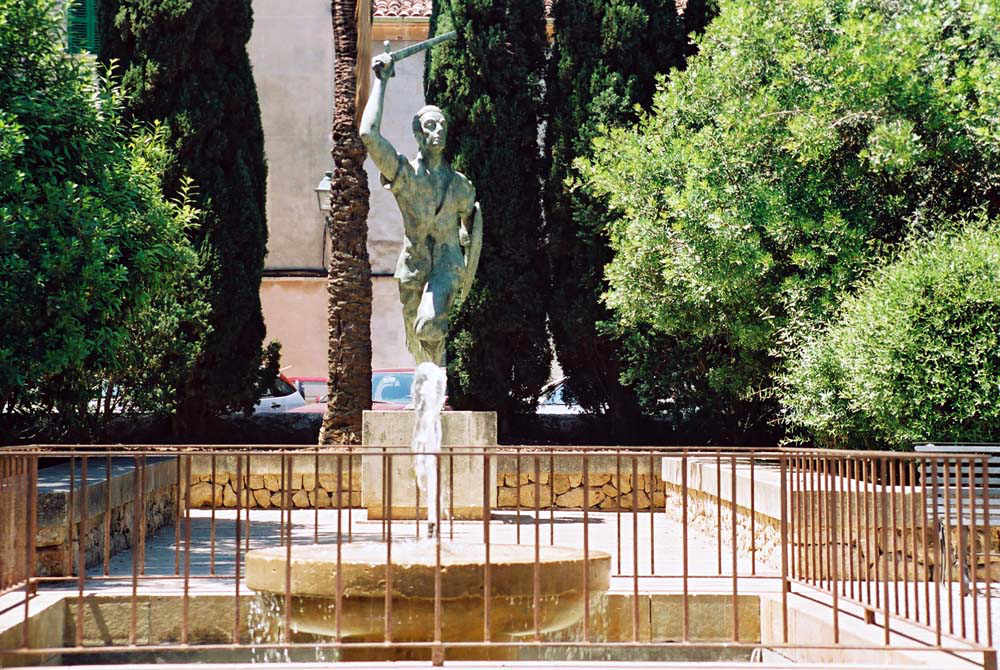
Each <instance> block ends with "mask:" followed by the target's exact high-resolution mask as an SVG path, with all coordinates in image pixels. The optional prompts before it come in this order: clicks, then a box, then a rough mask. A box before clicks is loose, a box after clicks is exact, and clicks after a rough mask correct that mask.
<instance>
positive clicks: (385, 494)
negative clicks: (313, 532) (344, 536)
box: [348, 447, 392, 542]
mask: <svg viewBox="0 0 1000 670" xmlns="http://www.w3.org/2000/svg"><path fill="white" fill-rule="evenodd" d="M388 481H389V460H388V458H387V457H386V453H385V447H382V541H383V542H385V520H386V518H387V517H389V516H390V515H392V510H390V509H389V507H388V502H387V500H388V498H389V489H388V488H386V486H387V483H388ZM348 526H350V524H348Z"/></svg>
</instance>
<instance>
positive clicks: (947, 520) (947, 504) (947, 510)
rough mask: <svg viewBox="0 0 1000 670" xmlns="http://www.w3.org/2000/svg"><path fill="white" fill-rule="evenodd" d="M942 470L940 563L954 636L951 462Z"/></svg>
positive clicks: (944, 465)
mask: <svg viewBox="0 0 1000 670" xmlns="http://www.w3.org/2000/svg"><path fill="white" fill-rule="evenodd" d="M942 465H943V470H944V555H943V556H940V559H941V561H942V562H943V563H944V564H945V565H946V566H947V567H948V571H947V572H948V575H947V579H946V581H947V584H948V634H949V635H954V634H955V610H954V606H955V590H954V589H953V588H952V586H951V584H952V582H953V581H954V573H953V572H952V560H951V559H952V556H951V544H952V540H953V538H952V535H951V481H950V480H951V460H950V459H948V458H945V459H944V461H943V463H942Z"/></svg>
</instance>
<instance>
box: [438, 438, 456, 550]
mask: <svg viewBox="0 0 1000 670" xmlns="http://www.w3.org/2000/svg"><path fill="white" fill-rule="evenodd" d="M452 451H453V450H452V449H451V448H449V449H448V539H449V540H454V539H455V455H454V454H453V453H452ZM438 504H440V502H439V503H438Z"/></svg>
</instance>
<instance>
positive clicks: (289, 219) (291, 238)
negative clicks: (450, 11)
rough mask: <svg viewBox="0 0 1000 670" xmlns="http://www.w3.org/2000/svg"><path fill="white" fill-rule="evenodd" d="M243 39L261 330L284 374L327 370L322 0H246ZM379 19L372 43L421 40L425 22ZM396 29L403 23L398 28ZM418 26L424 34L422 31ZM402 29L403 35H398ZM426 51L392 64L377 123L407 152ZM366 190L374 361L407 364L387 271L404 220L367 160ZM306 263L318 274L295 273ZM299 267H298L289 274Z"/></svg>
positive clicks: (328, 26)
mask: <svg viewBox="0 0 1000 670" xmlns="http://www.w3.org/2000/svg"><path fill="white" fill-rule="evenodd" d="M253 10H254V29H253V34H252V37H251V39H250V44H249V46H248V51H249V54H250V61H251V63H252V65H253V69H254V79H255V81H256V83H257V94H258V97H259V99H260V107H261V117H262V123H263V127H264V150H265V154H266V156H267V162H268V181H267V220H268V252H267V258H266V260H265V272H266V274H267V276H265V278H264V280H263V282H262V284H261V293H260V295H261V304H262V307H263V310H264V322H265V325H266V326H267V339H268V340H272V339H276V340H278V341H280V342H281V344H282V362H281V365H282V367H283V368H284V369H285V372H286V374H289V375H295V376H317V377H325V376H326V374H327V335H326V333H327V327H326V322H327V302H326V278H325V277H323V276H321V273H323V272H325V269H326V249H325V246H326V238H325V231H324V221H323V215H322V214H321V212H320V210H319V207H318V204H317V201H316V195H315V192H314V189H315V187H316V185H317V184H318V183H319V181H320V179H321V178H322V176H323V172H324V171H327V170H330V169H331V168H332V165H331V159H330V150H331V148H332V141H331V137H330V125H331V121H332V114H333V61H334V53H333V34H332V18H331V6H330V2H329V0H253ZM379 28H380V26H379V25H378V24H377V25H376V31H375V33H376V40H375V41H376V42H377V44H375V45H373V52H374V53H378V52H380V51H382V50H383V49H384V47H383V46H382V44H381V40H382V39H384V38H386V37H388V38H390V40H391V48H392V49H393V50H395V49H399V48H401V47H402V46H405V45H407V44H412V43H413V41H417V40H419V39H423V38H424V36H425V34H426V23H425V22H424V23H422V24H421V25H415V24H414V25H409V24H407V25H403V24H400V26H399V27H397V28H392V29H390V30H387V29H386V26H384V25H383V26H381V29H379ZM403 28H406V29H405V30H404V29H403ZM421 33H423V34H421ZM401 38H405V39H401ZM423 68H424V60H423V54H418V55H416V56H413V57H411V58H408V59H406V60H404V61H401V62H399V63H398V64H397V66H396V77H395V78H394V79H393V80H392V81H391V82H390V85H389V91H388V95H387V98H386V106H385V110H384V114H383V121H382V132H383V134H384V135H385V136H386V137H387V138H388V139H389V140H390V141H391V142H392V143H393V144H394V145H395V146H396V148H397V149H398V150H399V151H400V152H402V153H403V154H405V155H407V156H412V155H413V154H414V153H415V152H416V140H414V138H413V133H412V130H411V126H412V123H411V122H412V118H413V114H414V112H416V111H417V110H418V109H419V108H420V107H421V106H422V105H423V104H424V102H423ZM366 168H367V170H368V184H369V188H370V189H371V193H372V195H371V201H370V202H371V210H370V214H369V218H368V230H369V233H368V253H369V256H370V260H371V264H372V273H373V275H374V276H373V278H372V291H373V303H372V323H371V326H372V328H371V330H372V367H373V368H376V369H378V368H396V367H412V366H413V358H412V356H410V353H409V352H408V351H407V350H406V346H405V341H404V337H403V321H402V310H401V307H400V304H399V293H398V289H397V287H396V282H395V280H394V279H392V277H391V274H392V272H393V270H394V269H395V266H396V258H397V256H398V255H399V249H400V246H401V244H402V235H403V224H402V219H401V217H400V214H399V210H398V209H397V208H396V203H395V201H394V199H393V197H392V194H391V193H389V191H387V190H386V189H384V188H383V187H382V186H381V184H380V183H379V180H378V171H377V170H376V169H375V167H374V165H373V164H372V163H371V160H368V161H367V162H366ZM303 271H307V272H308V271H311V272H312V273H314V274H315V276H301V275H302V274H303ZM296 275H298V276H296Z"/></svg>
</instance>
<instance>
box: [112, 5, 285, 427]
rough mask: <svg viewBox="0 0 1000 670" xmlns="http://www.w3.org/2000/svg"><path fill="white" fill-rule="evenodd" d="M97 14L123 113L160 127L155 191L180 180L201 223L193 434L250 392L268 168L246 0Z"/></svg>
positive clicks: (186, 410)
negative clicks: (203, 302) (169, 157)
mask: <svg viewBox="0 0 1000 670" xmlns="http://www.w3.org/2000/svg"><path fill="white" fill-rule="evenodd" d="M100 10H101V11H100V24H101V26H100V28H101V58H102V60H104V61H106V62H115V63H117V70H116V72H117V73H118V74H120V75H121V86H122V89H123V90H124V91H125V92H126V93H127V95H128V101H127V105H126V108H125V114H126V116H127V118H129V119H135V120H137V121H139V122H142V123H154V122H161V123H162V124H163V125H164V127H165V128H166V129H167V141H168V146H169V147H170V149H171V151H172V152H173V153H174V155H175V156H176V160H175V161H173V162H172V163H171V164H170V165H169V166H167V169H166V171H165V173H164V177H163V190H164V192H165V193H166V194H167V195H168V196H169V197H176V196H177V195H179V194H180V193H181V189H182V185H183V179H184V177H185V176H188V177H190V178H191V179H193V180H194V183H195V184H196V186H197V188H196V190H195V191H194V192H193V193H192V198H193V200H194V202H195V204H196V205H197V206H198V208H199V209H200V210H201V211H202V216H201V225H200V226H198V227H197V228H195V229H192V230H189V231H188V232H189V237H190V239H191V240H192V241H193V242H194V244H195V245H196V246H197V247H199V248H200V249H202V250H203V253H204V254H205V255H206V257H207V262H206V265H205V270H204V275H205V277H206V279H207V283H206V284H207V291H206V294H205V295H206V297H207V299H208V301H209V303H210V304H211V307H212V310H211V314H210V317H209V322H210V324H211V326H212V330H211V332H210V333H209V335H208V336H207V338H206V341H205V345H204V348H203V351H202V354H201V357H200V359H199V362H198V365H197V367H196V369H195V371H194V374H193V376H192V378H191V379H190V380H189V383H188V384H187V385H186V386H185V389H184V398H185V400H184V403H183V411H182V413H181V414H182V416H181V417H180V419H181V420H180V422H179V423H180V424H182V426H183V428H184V429H186V430H190V429H197V428H198V427H200V426H201V425H202V424H203V423H204V421H206V420H207V418H208V415H210V414H212V413H219V412H224V411H228V410H241V409H242V410H248V409H249V408H250V407H251V406H252V405H253V404H254V402H255V401H256V400H257V398H259V397H260V387H259V386H258V384H257V379H258V377H259V368H260V364H261V359H262V355H263V353H262V351H261V343H262V342H263V339H264V319H263V315H262V312H261V304H260V278H261V273H262V271H263V269H264V255H265V253H266V250H267V222H266V212H265V197H266V191H267V165H266V163H265V160H264V133H263V129H262V127H261V120H260V107H259V103H258V100H257V88H256V85H255V83H254V80H253V73H252V71H251V68H250V59H249V57H248V55H247V50H246V44H247V41H248V40H249V39H250V32H251V29H252V26H253V13H252V10H251V6H250V0H197V1H195V2H192V1H191V0H101V3H100ZM275 372H276V370H271V378H273V375H274V373H275Z"/></svg>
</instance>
